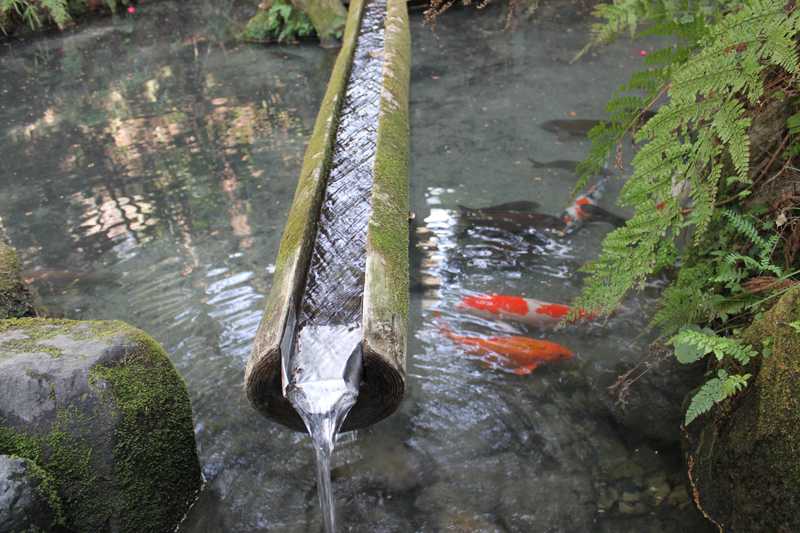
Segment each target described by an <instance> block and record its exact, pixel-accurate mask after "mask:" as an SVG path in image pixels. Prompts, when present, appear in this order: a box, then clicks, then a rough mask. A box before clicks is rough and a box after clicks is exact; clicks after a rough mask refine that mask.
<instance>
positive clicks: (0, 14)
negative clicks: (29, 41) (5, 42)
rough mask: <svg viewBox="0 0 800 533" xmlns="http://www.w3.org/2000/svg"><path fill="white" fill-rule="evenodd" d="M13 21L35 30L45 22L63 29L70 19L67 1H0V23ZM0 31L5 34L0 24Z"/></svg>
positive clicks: (4, 28) (5, 29)
mask: <svg viewBox="0 0 800 533" xmlns="http://www.w3.org/2000/svg"><path fill="white" fill-rule="evenodd" d="M14 19H19V20H21V21H22V22H24V23H25V24H26V25H27V26H28V27H30V28H31V29H34V30H35V29H38V28H41V27H42V25H43V24H44V22H45V21H47V20H49V21H52V22H54V23H55V24H56V25H57V26H58V27H59V28H63V27H64V26H65V25H66V24H67V23H69V22H70V21H71V20H72V17H71V16H70V13H69V2H68V0H0V23H2V21H3V20H14ZM0 31H2V32H3V33H5V32H6V31H7V28H6V27H5V26H4V25H2V24H0Z"/></svg>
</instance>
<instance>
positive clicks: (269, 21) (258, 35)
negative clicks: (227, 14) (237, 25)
mask: <svg viewBox="0 0 800 533" xmlns="http://www.w3.org/2000/svg"><path fill="white" fill-rule="evenodd" d="M313 34H314V26H313V25H312V24H311V19H309V18H308V15H306V14H305V13H303V12H302V11H300V10H299V9H296V8H295V7H294V6H292V4H290V3H289V2H287V1H285V0H275V1H274V2H273V3H272V5H271V6H270V7H269V9H266V10H263V11H260V12H259V13H257V14H256V16H254V17H253V18H252V19H250V21H249V22H248V23H247V26H246V27H245V29H244V32H243V33H242V38H243V39H244V40H246V41H255V42H266V41H278V42H281V43H282V42H288V41H293V40H296V39H297V38H298V37H308V36H310V35H313Z"/></svg>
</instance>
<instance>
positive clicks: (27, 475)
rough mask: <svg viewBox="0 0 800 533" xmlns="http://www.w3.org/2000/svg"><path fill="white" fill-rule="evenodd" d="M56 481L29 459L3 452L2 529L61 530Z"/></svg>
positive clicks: (0, 457) (0, 461)
mask: <svg viewBox="0 0 800 533" xmlns="http://www.w3.org/2000/svg"><path fill="white" fill-rule="evenodd" d="M53 487H54V481H53V479H52V478H51V477H50V476H49V475H47V474H46V473H45V472H44V471H43V470H42V469H41V468H40V467H39V466H37V465H36V463H34V462H33V461H30V460H29V459H23V458H21V457H15V456H12V455H0V531H10V532H18V531H19V532H23V531H31V532H33V531H62V530H63V529H62V528H63V523H64V515H63V508H62V505H61V500H60V498H59V497H58V495H57V494H56V492H55V490H54V488H53Z"/></svg>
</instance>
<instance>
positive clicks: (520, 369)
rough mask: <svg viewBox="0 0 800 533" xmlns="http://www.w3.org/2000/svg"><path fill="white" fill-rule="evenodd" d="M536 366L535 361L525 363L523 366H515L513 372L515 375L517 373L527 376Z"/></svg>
mask: <svg viewBox="0 0 800 533" xmlns="http://www.w3.org/2000/svg"><path fill="white" fill-rule="evenodd" d="M538 366H539V365H538V364H536V363H534V364H530V365H525V366H520V367H517V368H515V369H514V373H515V374H516V375H518V376H527V375H528V374H530V373H531V372H533V371H534V370H536V368H537V367H538Z"/></svg>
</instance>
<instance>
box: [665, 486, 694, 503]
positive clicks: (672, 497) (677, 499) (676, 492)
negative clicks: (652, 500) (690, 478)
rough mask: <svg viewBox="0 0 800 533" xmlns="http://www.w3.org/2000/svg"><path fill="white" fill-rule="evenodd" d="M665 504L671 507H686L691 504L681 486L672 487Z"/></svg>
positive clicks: (684, 489)
mask: <svg viewBox="0 0 800 533" xmlns="http://www.w3.org/2000/svg"><path fill="white" fill-rule="evenodd" d="M667 503H668V504H669V505H671V506H673V507H686V506H687V505H689V504H690V503H691V501H690V499H689V492H688V491H687V490H686V486H685V485H683V484H679V485H676V486H675V487H673V489H672V491H670V493H669V495H668V496H667Z"/></svg>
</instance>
